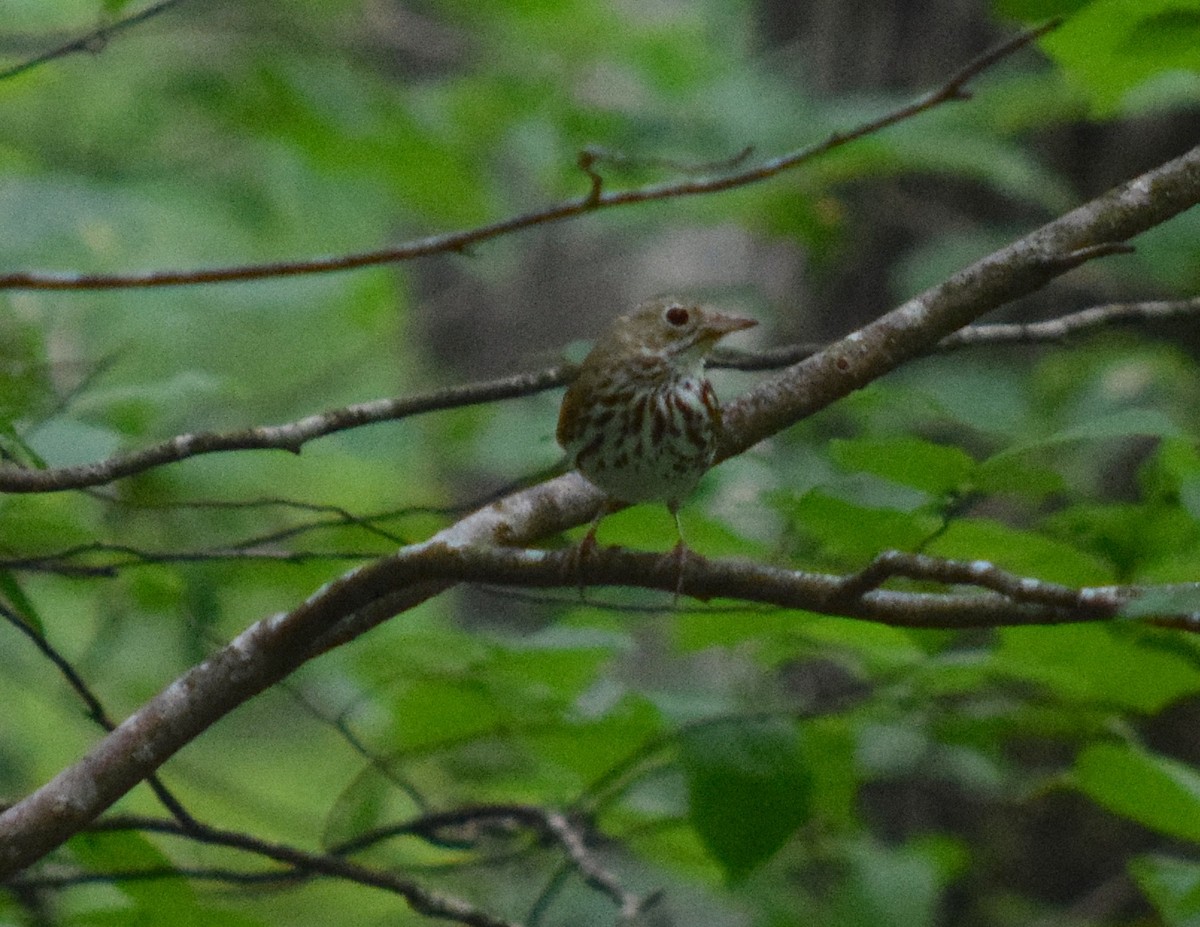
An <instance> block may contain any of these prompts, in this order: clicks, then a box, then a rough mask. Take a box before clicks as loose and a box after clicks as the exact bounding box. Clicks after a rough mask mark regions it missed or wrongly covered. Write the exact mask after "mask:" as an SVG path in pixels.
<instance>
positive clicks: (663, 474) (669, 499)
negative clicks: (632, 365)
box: [572, 377, 716, 507]
mask: <svg viewBox="0 0 1200 927" xmlns="http://www.w3.org/2000/svg"><path fill="white" fill-rule="evenodd" d="M706 385H707V384H706V383H705V382H704V381H703V380H702V379H700V378H697V377H687V378H685V379H682V380H678V381H675V382H674V383H671V384H669V385H668V384H664V385H662V386H660V387H659V388H658V389H656V390H655V391H654V393H653V399H652V400H650V406H652V408H653V414H644V410H643V411H642V413H641V414H639V409H638V408H637V407H636V406H633V407H626V408H621V409H616V410H614V414H613V415H612V417H611V419H610V420H609V421H608V422H606V424H605V426H604V427H603V428H602V429H599V432H600V433H601V434H602V438H601V439H599V440H597V439H596V437H595V435H596V433H597V429H592V428H586V429H583V432H584V433H586V434H591V435H592V442H591V443H590V444H587V445H584V446H581V447H579V448H573V449H572V450H573V451H574V452H575V464H576V466H577V467H578V468H579V471H580V472H581V473H582V474H583V475H584V476H585V477H587V479H588V480H589V481H590V482H592V483H594V484H595V485H596V486H597V487H599V488H600V489H602V490H604V492H605V493H607V494H608V495H610V496H612V497H614V498H616V499H619V500H621V501H623V502H666V503H667V504H668V505H670V506H672V507H673V506H675V505H676V504H678V503H679V502H680V501H681V500H683V499H684V498H686V497H687V496H688V495H689V494H690V493H691V492H692V490H694V489H695V488H696V484H697V483H698V482H700V477H702V476H703V475H704V472H705V471H706V470H707V469H708V468H709V466H710V465H711V464H712V461H713V456H714V453H715V451H716V440H715V436H714V434H713V433H712V429H711V428H707V427H701V426H702V425H703V423H704V422H705V420H706V418H707V417H708V411H707V409H706V408H705V405H704V399H703V395H704V389H705V387H706ZM710 389H711V387H710ZM656 420H659V421H662V422H667V423H668V424H667V425H665V426H664V427H662V429H661V434H658V435H656V434H655V431H656V425H655V422H656ZM651 448H653V449H654V451H653V452H651Z"/></svg>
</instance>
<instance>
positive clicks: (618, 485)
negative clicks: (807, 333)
mask: <svg viewBox="0 0 1200 927" xmlns="http://www.w3.org/2000/svg"><path fill="white" fill-rule="evenodd" d="M756 324H757V323H756V322H755V321H754V320H753V319H747V318H742V317H740V316H735V315H726V314H723V313H720V312H717V311H715V310H713V309H709V308H706V307H703V306H698V305H695V304H693V303H689V302H686V301H683V300H680V299H676V298H674V297H660V298H658V299H652V300H649V301H647V302H645V303H642V305H640V306H639V307H638V308H637V309H635V310H634V311H633V312H631V313H629V314H628V315H623V316H621V317H620V318H618V319H617V320H616V321H615V322H614V323H613V325H612V327H611V328H610V329H609V330H608V332H606V333H605V334H604V335H603V336H602V337H601V338H600V339H599V340H598V341H597V342H596V345H595V347H593V348H592V350H591V352H590V353H589V354H588V356H587V357H586V358H585V359H584V361H583V364H582V365H581V366H580V369H579V375H578V377H577V378H576V379H575V380H574V382H572V383H571V385H570V387H569V388H568V389H567V392H566V394H565V395H564V396H563V401H562V407H561V409H560V411H559V416H558V443H559V444H561V445H562V446H563V448H564V449H565V450H566V451H567V454H568V455H569V456H570V459H571V461H572V463H574V465H575V467H576V468H577V469H578V470H579V472H580V473H582V474H583V475H584V476H585V477H587V479H588V480H589V481H590V482H591V483H593V484H595V485H596V486H597V487H598V488H600V489H602V490H603V491H604V492H605V493H606V494H607V495H608V497H609V499H610V500H614V501H617V502H630V503H632V502H662V503H664V504H665V505H666V506H667V508H668V509H670V511H671V514H672V515H673V516H675V524H676V528H678V525H679V519H678V515H677V512H678V509H679V506H680V504H681V503H682V502H683V500H684V499H686V498H687V497H688V495H690V494H691V492H692V490H694V489H695V488H696V484H697V483H699V482H700V477H701V476H703V475H704V472H705V471H706V470H707V469H708V468H709V467H710V466H712V462H713V458H714V456H715V455H716V450H717V442H718V439H719V436H720V432H721V408H720V406H719V405H718V403H717V397H716V395H715V394H714V393H713V388H712V385H711V384H710V383H709V382H708V380H707V379H705V376H704V359H705V357H707V356H708V354H709V352H710V351H711V350H712V348H713V346H714V345H715V344H716V343H717V342H718V341H720V340H721V338H723V337H725V336H726V335H728V334H730V333H732V332H736V331H741V330H742V329H745V328H750V327H751V326H753V325H756ZM606 511H607V506H605V507H604V508H602V509H601V511H600V516H598V518H597V521H596V522H594V523H593V525H592V529H591V531H589V532H588V536H587V538H585V542H584V543H585V544H590V543H592V542H593V541H594V536H595V530H596V524H597V523H598V522H599V517H602V516H603V514H604V513H605V512H606ZM680 541H681V543H682V537H681V539H680Z"/></svg>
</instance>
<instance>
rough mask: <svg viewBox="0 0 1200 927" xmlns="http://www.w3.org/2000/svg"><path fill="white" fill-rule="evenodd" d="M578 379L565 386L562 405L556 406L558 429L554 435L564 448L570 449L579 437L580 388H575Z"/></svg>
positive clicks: (580, 415) (580, 413) (580, 418)
mask: <svg viewBox="0 0 1200 927" xmlns="http://www.w3.org/2000/svg"><path fill="white" fill-rule="evenodd" d="M578 386H579V380H578V379H576V380H575V382H574V383H572V384H571V385H570V386H568V387H567V391H566V392H565V393H564V394H563V399H562V405H561V406H559V407H558V431H557V432H556V433H555V436H556V437H557V438H558V443H559V445H560V446H561V447H562V448H563V449H564V450H568V451H569V450H570V449H571V446H572V445H573V444H575V443H576V440H577V438H578V437H579V426H580V423H581V422H582V411H583V410H582V409H581V408H580V406H581V405H582V404H583V400H582V390H579V389H577V388H576V387H578Z"/></svg>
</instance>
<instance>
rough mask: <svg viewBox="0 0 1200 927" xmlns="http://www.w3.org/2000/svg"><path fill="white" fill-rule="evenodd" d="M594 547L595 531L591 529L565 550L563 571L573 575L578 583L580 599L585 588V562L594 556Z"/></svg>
mask: <svg viewBox="0 0 1200 927" xmlns="http://www.w3.org/2000/svg"><path fill="white" fill-rule="evenodd" d="M596 549H597V544H596V532H595V530H592V531H589V532H588V533H587V534H585V535H584V537H583V540H582V541H580V542H579V543H578V544H576V545H575V546H574V547H572V548H571V549H570V550H568V551H567V558H566V560H565V561H564V564H563V572H565V573H566V574H567V575H568V576H574V577H575V579H576V581H577V582H578V584H579V587H578V588H579V598H580V600H583V598H584V590H585V589H586V588H587V562H588V561H589V560H591V559H592V558H593V557H595V556H596Z"/></svg>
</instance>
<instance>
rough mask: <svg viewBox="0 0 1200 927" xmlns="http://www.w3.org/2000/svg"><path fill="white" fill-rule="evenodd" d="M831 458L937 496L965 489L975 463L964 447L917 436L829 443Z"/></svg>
mask: <svg viewBox="0 0 1200 927" xmlns="http://www.w3.org/2000/svg"><path fill="white" fill-rule="evenodd" d="M829 456H830V457H832V458H833V459H834V460H835V461H837V462H838V463H839V464H841V465H842V466H843V467H845V468H846V469H848V470H863V471H866V472H867V473H873V474H875V475H876V476H880V477H883V478H884V479H887V480H891V481H892V482H894V483H900V484H902V485H904V486H912V487H914V488H916V489H920V490H922V491H923V492H927V493H929V494H930V495H933V496H942V495H946V494H947V493H950V492H954V491H956V490H958V489H961V488H962V486H963V484H964V483H965V482H966V481H967V480H968V479H969V478H970V476H971V472H972V471H973V470H974V468H975V461H974V460H972V459H971V456H970V455H969V454H967V453H966V452H965V451H963V450H962V449H961V448H957V447H953V446H950V445H945V444H934V443H933V442H932V441H924V440H922V439H920V438H914V437H907V436H902V437H894V438H860V439H856V440H853V441H839V440H834V441H830V442H829Z"/></svg>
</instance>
